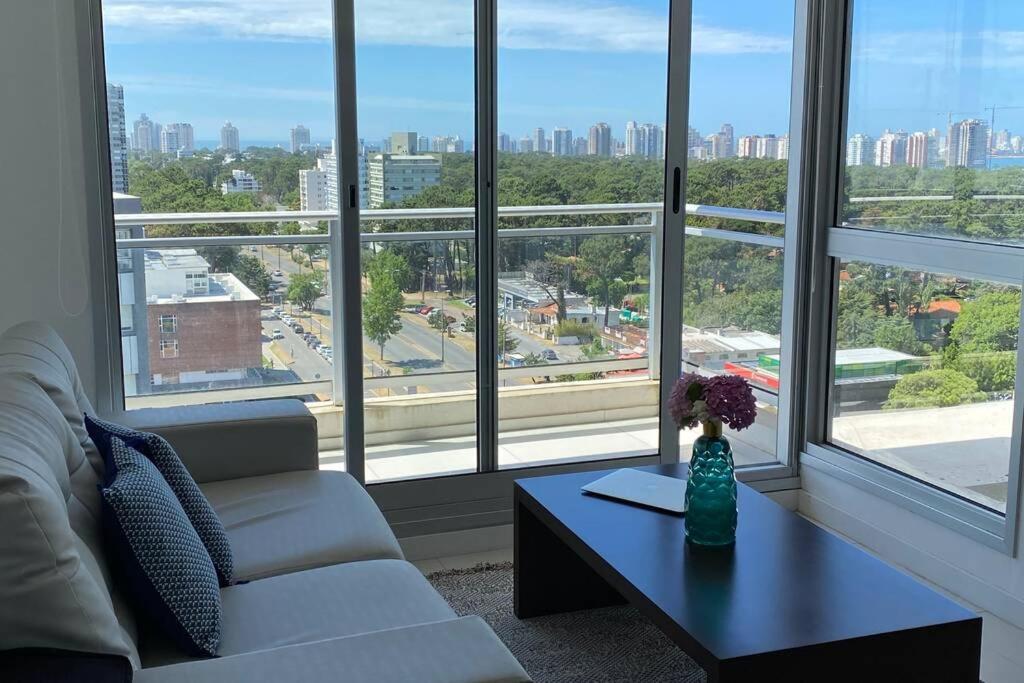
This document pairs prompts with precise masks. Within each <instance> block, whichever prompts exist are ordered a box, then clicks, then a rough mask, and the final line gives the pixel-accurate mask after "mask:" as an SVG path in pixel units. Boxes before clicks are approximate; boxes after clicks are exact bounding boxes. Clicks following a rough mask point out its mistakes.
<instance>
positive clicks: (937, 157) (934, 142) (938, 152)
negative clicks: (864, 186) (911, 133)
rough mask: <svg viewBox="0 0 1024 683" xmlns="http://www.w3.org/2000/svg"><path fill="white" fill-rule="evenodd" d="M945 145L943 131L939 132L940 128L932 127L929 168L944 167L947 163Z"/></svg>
mask: <svg viewBox="0 0 1024 683" xmlns="http://www.w3.org/2000/svg"><path fill="white" fill-rule="evenodd" d="M944 145H945V138H943V137H942V133H940V132H939V129H938V128H932V129H931V130H929V131H928V161H927V164H928V168H942V167H943V166H945V165H946V157H945V156H944V151H945V150H944V149H943V146H944Z"/></svg>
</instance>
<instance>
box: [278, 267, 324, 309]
mask: <svg viewBox="0 0 1024 683" xmlns="http://www.w3.org/2000/svg"><path fill="white" fill-rule="evenodd" d="M322 284H323V279H322V277H321V276H320V274H319V273H317V272H312V273H293V274H292V275H291V276H289V278H288V291H287V293H286V296H287V297H288V298H289V299H290V300H291V301H292V302H294V303H296V304H298V305H299V307H300V308H302V310H304V311H311V310H313V305H314V304H315V303H316V300H317V299H318V298H319V297H320V290H321V287H322Z"/></svg>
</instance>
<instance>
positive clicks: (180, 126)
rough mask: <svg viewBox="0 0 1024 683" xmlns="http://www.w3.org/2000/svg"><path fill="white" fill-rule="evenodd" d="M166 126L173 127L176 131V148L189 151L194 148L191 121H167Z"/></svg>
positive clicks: (194, 142)
mask: <svg viewBox="0 0 1024 683" xmlns="http://www.w3.org/2000/svg"><path fill="white" fill-rule="evenodd" d="M167 126H168V127H169V128H173V129H174V130H176V131H177V133H178V149H184V150H187V151H189V152H191V151H192V150H194V149H195V148H196V140H195V134H194V133H193V131H192V124H191V123H169V124H167ZM171 151H177V150H171Z"/></svg>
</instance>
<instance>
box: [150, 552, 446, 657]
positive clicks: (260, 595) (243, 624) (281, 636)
mask: <svg viewBox="0 0 1024 683" xmlns="http://www.w3.org/2000/svg"><path fill="white" fill-rule="evenodd" d="M221 604H222V608H223V613H224V617H223V628H222V630H221V640H220V648H219V649H218V650H217V654H218V655H220V656H221V657H229V656H231V655H238V654H243V653H246V652H254V651H257V650H265V649H268V648H274V647H283V646H286V645H295V644H297V643H311V642H314V641H317V640H324V639H326V638H338V637H342V636H350V635H353V634H357V633H366V632H369V631H379V630H382V629H389V628H398V627H401V626H409V625H412V624H422V623H426V622H431V621H441V620H444V619H451V618H454V617H455V613H454V612H453V611H452V609H451V608H450V607H449V606H448V604H447V603H446V602H445V601H444V599H443V598H442V597H441V596H440V595H438V593H437V591H435V590H434V589H433V587H432V586H431V585H430V583H429V582H428V581H427V580H426V579H425V578H424V577H423V575H422V574H421V573H420V571H419V570H418V569H416V567H414V566H413V565H412V564H409V563H408V562H405V561H402V560H370V561H366V562H350V563H348V564H339V565H334V566H332V567H321V568H319V569H310V570H308V571H304V572H295V573H292V574H284V575H281V576H274V577H271V578H268V579H261V580H259V581H252V582H251V583H246V584H237V585H234V586H229V587H227V588H223V589H221ZM142 650H143V652H142V659H143V666H154V665H158V664H164V663H170V662H177V661H183V660H184V659H185V658H183V657H181V656H180V654H179V653H178V652H177V651H175V650H174V648H173V647H171V646H169V645H168V644H167V643H166V642H164V641H162V640H160V639H155V640H154V642H150V639H148V638H144V639H143V648H142Z"/></svg>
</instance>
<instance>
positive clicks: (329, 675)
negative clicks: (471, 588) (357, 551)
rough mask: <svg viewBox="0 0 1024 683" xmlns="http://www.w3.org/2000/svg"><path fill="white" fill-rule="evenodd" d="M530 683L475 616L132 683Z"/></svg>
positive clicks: (141, 675)
mask: <svg viewBox="0 0 1024 683" xmlns="http://www.w3.org/2000/svg"><path fill="white" fill-rule="evenodd" d="M172 681H173V682H177V681H188V683H224V681H253V682H255V681H267V682H268V683H269V682H270V681H304V682H305V683H318V682H319V681H323V682H324V683H328V682H330V683H334V682H336V681H345V683H409V682H410V681H415V682H416V683H529V681H530V677H529V676H528V675H527V673H526V671H524V670H523V667H521V666H520V665H519V662H517V661H516V659H515V657H513V656H512V653H511V652H509V651H508V649H507V648H506V647H505V645H504V644H503V643H502V642H501V641H500V640H499V639H498V636H496V635H494V632H493V631H492V630H491V629H490V628H489V627H488V626H487V624H486V623H484V621H483V619H481V618H480V617H462V618H460V619H450V620H447V621H437V622H433V623H428V624H418V625H416V626H406V627H404V628H395V629H387V630H384V631H373V632H371V633H362V634H359V635H354V636H347V637H343V638H331V639H329V640H319V641H316V642H312V643H303V644H300V645H287V646H284V647H277V648H273V649H270V650H261V651H257V652H249V653H246V654H243V655H232V656H230V657H220V658H217V659H205V660H202V661H193V662H185V663H182V664H172V665H171V666H161V667H155V668H152V669H141V670H140V671H137V672H135V682H136V683H171V682H172Z"/></svg>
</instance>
